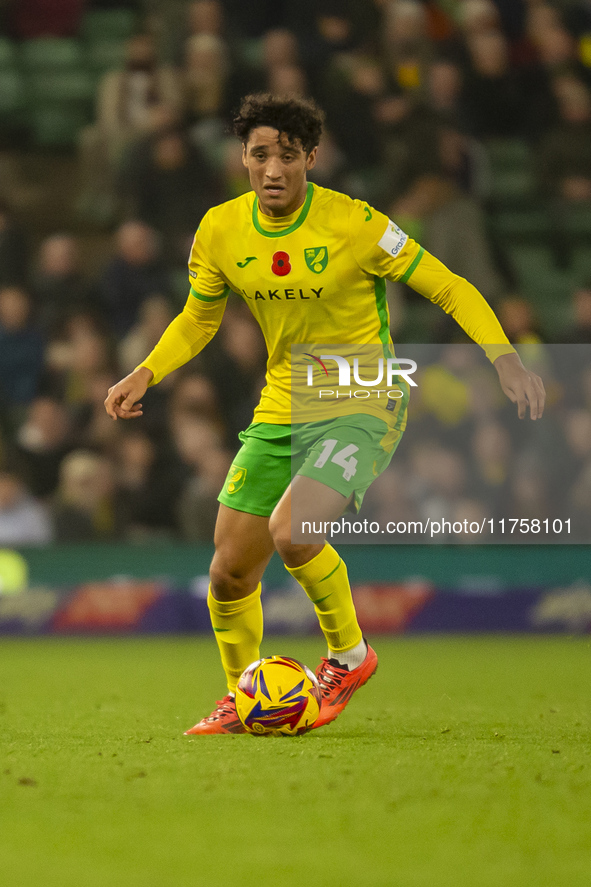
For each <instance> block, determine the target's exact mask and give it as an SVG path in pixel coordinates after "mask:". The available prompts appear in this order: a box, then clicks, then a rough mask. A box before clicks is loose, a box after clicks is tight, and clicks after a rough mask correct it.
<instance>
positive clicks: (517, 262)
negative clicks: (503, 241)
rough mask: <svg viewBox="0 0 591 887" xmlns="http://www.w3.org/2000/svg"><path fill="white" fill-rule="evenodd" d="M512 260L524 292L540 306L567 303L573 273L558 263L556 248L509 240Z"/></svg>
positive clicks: (508, 249)
mask: <svg viewBox="0 0 591 887" xmlns="http://www.w3.org/2000/svg"><path fill="white" fill-rule="evenodd" d="M506 250H507V254H508V257H509V261H510V263H511V266H512V268H513V271H514V273H515V276H516V279H517V281H518V283H519V285H520V287H521V288H522V289H523V292H524V294H525V295H526V296H527V297H528V298H529V299H531V301H532V303H533V304H534V305H536V306H537V307H541V308H548V307H550V306H552V305H556V306H558V307H559V308H560V309H561V310H562V311H563V312H564V305H565V304H566V302H567V301H568V299H569V297H570V293H571V292H572V287H573V276H572V273H571V272H570V271H569V270H566V271H564V270H561V269H560V268H557V267H556V263H555V260H554V253H553V251H552V250H551V249H550V248H549V247H547V246H545V245H543V244H511V245H509V244H507V246H506Z"/></svg>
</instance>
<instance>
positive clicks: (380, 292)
mask: <svg viewBox="0 0 591 887" xmlns="http://www.w3.org/2000/svg"><path fill="white" fill-rule="evenodd" d="M374 289H375V294H376V308H377V309H378V317H379V318H380V332H379V336H380V342H381V343H382V345H387V346H389V345H390V328H389V326H388V302H387V300H386V281H385V280H384V278H383V277H374Z"/></svg>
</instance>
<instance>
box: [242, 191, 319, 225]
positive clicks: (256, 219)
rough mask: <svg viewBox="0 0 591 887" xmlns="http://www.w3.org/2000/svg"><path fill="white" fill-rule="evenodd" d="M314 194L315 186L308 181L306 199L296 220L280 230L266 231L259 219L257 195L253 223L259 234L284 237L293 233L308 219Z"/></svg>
mask: <svg viewBox="0 0 591 887" xmlns="http://www.w3.org/2000/svg"><path fill="white" fill-rule="evenodd" d="M313 194H314V186H313V184H312V182H308V188H307V190H306V199H305V200H304V203H303V206H302V208H301V210H300V214H299V215H298V217H297V219H296V220H295V222H293V223H292V224H291V225H290V226H289V228H282V229H281V230H280V231H266V230H265V228H263V227H262V225H261V223H260V221H259V198H258V197H256V196H255V198H254V203H253V205H252V224H253V225H254V226H255V228H256V230H257V231H258V232H259V234H262V235H263V236H264V237H284V236H285V235H286V234H291V233H292V232H293V231H297V229H298V228H299V227H300V225H303V223H304V222H305V221H306V216H307V215H308V210H309V209H310V204H311V203H312V197H313Z"/></svg>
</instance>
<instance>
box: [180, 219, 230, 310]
mask: <svg viewBox="0 0 591 887" xmlns="http://www.w3.org/2000/svg"><path fill="white" fill-rule="evenodd" d="M212 242H213V237H212V226H211V218H210V213H206V214H205V216H204V217H203V219H202V220H201V224H200V225H199V228H198V229H197V231H196V232H195V237H194V238H193V246H192V247H191V255H190V257H189V284H190V286H191V295H192V296H195V298H197V299H200V300H201V301H202V302H215V301H217V300H218V299H224V298H226V296H227V295H228V292H229V287H228V285H227V283H226V281H225V280H224V278H223V277H222V274H221V272H220V270H219V268H218V267H217V266H216V264H215V261H214V259H213V252H214V250H213V248H212Z"/></svg>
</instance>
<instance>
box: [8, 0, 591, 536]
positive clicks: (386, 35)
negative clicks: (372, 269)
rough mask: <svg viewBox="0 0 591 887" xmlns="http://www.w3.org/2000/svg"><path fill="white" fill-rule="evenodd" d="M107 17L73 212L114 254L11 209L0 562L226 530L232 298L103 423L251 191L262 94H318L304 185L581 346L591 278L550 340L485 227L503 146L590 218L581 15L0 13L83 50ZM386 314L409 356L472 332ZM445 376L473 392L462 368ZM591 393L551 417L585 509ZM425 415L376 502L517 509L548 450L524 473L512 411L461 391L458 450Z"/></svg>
mask: <svg viewBox="0 0 591 887" xmlns="http://www.w3.org/2000/svg"><path fill="white" fill-rule="evenodd" d="M113 7H126V8H132V9H133V10H135V11H136V13H137V21H138V29H137V33H136V34H134V35H133V36H132V37H131V38H130V39H129V40H128V42H127V45H126V51H125V60H124V63H123V65H121V66H120V67H118V68H116V69H114V70H112V71H109V72H108V73H107V74H105V75H104V77H103V78H102V80H101V82H100V84H99V87H98V91H97V100H96V113H95V120H94V122H93V123H92V125H90V126H88V127H86V128H85V129H83V130H82V131H81V132H80V136H79V143H78V147H77V154H76V164H77V169H78V173H79V188H78V190H77V195H76V207H75V213H76V214H77V217H78V218H79V219H80V225H81V226H82V228H83V229H84V230H85V231H88V230H89V228H88V226H91V229H92V226H93V225H95V226H96V229H97V230H100V231H101V232H103V236H104V232H107V234H108V236H109V237H110V238H111V247H110V255H109V257H108V258H107V260H106V261H105V262H104V264H103V266H102V267H101V268H99V269H98V271H96V272H94V273H92V274H90V273H89V272H88V270H87V263H86V262H85V261H84V260H83V250H82V247H81V242H80V236H79V235H78V234H77V232H76V230H74V229H72V230H63V228H62V226H61V224H60V220H59V219H56V220H55V226H54V230H53V231H52V233H50V234H49V235H47V236H43V237H42V238H31V236H30V232H29V231H28V230H27V229H26V227H23V225H22V223H21V222H20V220H19V217H18V213H15V212H14V209H13V208H12V207H11V206H10V205H9V204H8V203H6V204H1V205H0V545H4V544H42V543H45V542H49V541H57V542H83V541H101V540H129V541H141V540H146V539H156V538H164V539H166V538H176V539H179V538H180V539H185V540H190V541H198V542H200V541H209V540H210V539H211V538H212V530H213V523H214V520H215V513H216V508H217V505H216V496H217V492H218V490H219V488H220V487H221V484H222V481H223V479H224V477H225V474H226V471H227V469H228V467H229V465H230V463H231V460H232V454H233V452H235V450H236V447H237V438H236V435H237V432H238V431H239V430H240V429H242V428H244V427H246V425H248V423H249V422H250V419H251V416H252V410H253V408H254V405H255V404H256V402H257V399H258V393H259V391H260V388H261V385H262V383H263V377H264V366H265V348H264V343H263V341H262V338H261V335H260V332H259V330H258V328H257V327H256V325H255V324H254V322H253V320H252V319H251V316H250V314H249V312H248V311H247V309H246V308H245V307H244V305H243V304H242V303H241V302H240V301H239V299H238V298H234V297H232V298H231V299H230V302H229V305H228V308H227V311H226V314H225V317H224V321H223V324H222V327H221V329H220V331H219V333H218V335H217V336H216V337H215V339H214V340H213V342H212V343H211V344H210V345H208V346H207V348H206V349H205V351H204V352H203V353H202V354H201V355H199V356H198V357H197V358H196V359H195V360H194V361H192V362H191V364H190V365H188V366H187V367H185V368H183V369H181V370H179V371H177V372H176V373H173V374H172V375H171V376H170V377H168V378H167V379H166V380H165V381H164V382H162V383H161V384H160V385H159V386H158V387H157V388H155V389H153V390H150V391H149V392H148V394H147V396H146V399H145V405H144V416H143V418H142V419H141V420H139V421H133V422H128V423H124V422H121V421H118V422H113V421H112V420H110V419H109V418H108V417H107V416H106V414H105V412H104V409H103V400H104V398H105V396H106V392H107V390H108V388H109V386H110V385H112V384H113V383H114V382H115V381H117V379H119V378H121V376H122V375H124V374H125V373H127V372H129V371H130V370H131V369H133V368H134V367H135V366H136V365H137V364H138V363H139V362H140V361H141V360H142V359H143V358H144V357H145V356H146V355H147V353H148V352H149V351H150V350H151V348H152V347H153V345H154V344H155V343H156V341H157V340H158V338H159V336H160V335H161V333H162V332H163V330H164V329H165V328H166V326H167V324H168V323H169V322H170V320H171V319H172V317H173V316H174V315H175V314H176V313H177V312H178V310H179V309H180V307H181V306H182V304H183V301H184V294H185V293H186V292H187V291H188V281H187V277H186V262H187V257H188V252H189V248H190V244H191V240H192V237H193V234H194V231H195V229H196V227H197V225H198V224H199V221H200V219H201V217H202V215H203V214H204V213H205V212H206V210H207V209H208V207H210V206H212V205H214V204H216V203H219V202H221V201H223V200H227V199H230V198H232V197H235V196H237V195H239V194H241V193H243V192H244V191H246V190H248V188H249V184H248V178H247V176H246V174H245V170H244V168H243V166H242V164H241V146H240V145H239V144H238V143H237V141H236V140H235V139H234V138H232V137H231V136H230V135H229V132H228V131H229V123H230V121H231V117H232V112H233V110H234V109H235V108H236V107H237V105H238V103H239V100H240V98H241V97H242V96H243V95H244V94H246V93H248V92H250V91H260V90H263V91H270V92H273V93H277V94H282V95H312V96H314V97H315V98H316V99H317V100H318V102H319V103H320V105H321V106H322V107H323V108H324V110H325V112H326V132H325V134H324V136H323V140H322V143H321V146H320V150H319V154H318V164H317V166H316V168H315V170H314V171H313V172H312V174H311V176H310V178H311V179H312V180H313V181H315V182H317V183H318V184H320V185H324V186H327V187H331V188H335V189H337V190H340V191H344V192H346V193H348V194H350V195H351V196H353V197H361V198H363V199H365V200H368V201H369V202H370V203H372V204H373V205H375V206H376V207H377V208H379V209H380V210H382V211H384V212H386V213H387V214H389V215H390V216H391V217H392V218H394V219H395V220H396V221H397V223H398V224H400V225H401V227H402V228H403V229H404V230H406V231H408V233H409V234H410V235H412V236H414V237H415V238H416V239H418V240H419V241H420V242H421V243H422V245H423V246H425V248H427V249H429V250H430V251H432V252H433V253H434V254H435V255H437V256H438V257H439V258H440V259H441V260H442V261H444V262H445V263H446V264H447V265H448V266H449V267H450V268H451V269H452V270H453V271H455V272H456V273H458V274H461V275H462V276H465V277H466V278H468V279H469V280H470V281H472V282H473V283H474V284H475V285H476V286H477V287H478V288H479V289H480V290H481V292H482V293H483V294H484V295H485V296H486V298H487V299H488V300H489V301H490V302H491V304H493V306H494V307H495V310H496V311H497V313H498V315H499V317H500V319H501V322H502V323H503V325H504V327H505V329H506V331H507V334H508V335H509V338H510V339H511V341H513V342H516V343H529V344H532V343H533V344H539V345H540V346H541V344H542V343H544V342H569V343H573V344H581V345H583V344H585V343H591V273H590V275H589V278H588V279H587V278H585V277H584V276H583V277H581V279H580V280H579V281H578V283H577V285H576V286H573V288H572V292H570V296H569V297H568V298H567V299H566V300H564V302H563V303H562V305H559V306H556V307H558V311H559V312H560V320H561V322H560V323H558V324H557V325H553V324H546V325H544V324H543V323H541V322H540V319H539V317H538V316H537V314H536V308H535V305H532V303H531V300H529V299H528V298H527V296H526V295H524V294H523V293H522V292H521V291H520V290H519V287H518V285H517V283H516V280H515V277H514V275H512V273H511V268H510V267H509V265H508V264H507V262H506V261H505V258H504V256H503V254H502V250H500V249H499V244H498V242H497V241H496V239H495V237H494V236H493V234H492V233H491V228H490V224H489V221H490V220H489V215H488V210H489V208H490V201H491V199H492V198H491V183H490V166H489V162H488V158H489V146H490V145H492V144H495V143H496V142H498V141H501V142H503V141H505V142H506V141H507V140H509V141H511V140H517V141H519V142H520V143H522V144H524V145H525V146H526V147H527V151H528V152H530V156H531V158H532V170H531V172H532V175H533V176H534V179H535V197H536V200H537V201H541V203H538V204H537V205H538V206H540V205H541V206H543V207H544V210H545V211H546V210H547V213H548V217H549V218H551V219H560V218H563V217H564V213H565V212H568V209H569V208H570V207H577V208H580V207H582V208H583V209H584V208H586V207H588V208H591V3H589V0H573V2H568V0H562V2H558V0H556V2H540V0H437V2H436V0H298V2H294V0H291V2H284V0H273V2H270V0H249V2H247V3H245V2H240V0H193V2H189V0H161V2H158V3H157V2H155V0H143V2H140V0H136V2H128V3H125V2H122V0H119V2H114V0H102V2H101V0H97V2H84V0H59V2H56V0H52V2H51V3H49V2H48V0H18V3H12V2H6V0H5V2H4V3H0V15H1V16H2V22H3V24H4V28H5V31H6V33H7V34H9V35H10V37H11V38H13V39H22V40H25V39H32V38H39V37H44V36H58V37H59V36H72V35H76V33H77V29H78V28H79V26H80V20H81V16H82V15H83V13H84V11H85V10H87V9H88V8H93V9H99V8H113ZM85 226H86V227H85ZM561 242H562V241H561V237H560V236H559V235H558V234H557V235H556V237H555V238H553V248H555V247H556V248H558V247H557V244H558V246H559V245H560V243H561ZM590 272H591V268H590ZM389 299H390V306H391V314H392V334H393V338H394V341H395V342H413V341H421V342H438V343H446V342H452V343H453V342H456V341H460V342H461V341H463V340H464V339H463V336H462V334H461V331H460V330H459V329H458V327H457V326H456V325H455V323H454V322H453V321H451V320H450V319H449V318H447V317H446V316H445V315H443V314H442V313H441V312H439V311H438V309H436V308H434V307H433V306H430V305H429V304H428V303H427V302H425V301H424V300H422V299H421V298H420V297H418V296H417V295H416V294H414V293H413V292H412V291H411V290H409V289H407V288H404V287H398V286H394V285H393V286H391V287H389ZM555 316H556V315H555ZM453 353H454V352H453V351H451V352H450V354H453ZM449 359H450V360H451V359H452V358H449ZM452 371H453V372H455V373H458V372H459V373H460V376H462V373H463V372H465V373H466V376H465V378H466V379H468V377H469V373H470V372H471V368H470V366H467V367H465V368H464V369H463V370H462V368H460V369H458V368H457V367H455V368H452V369H449V367H448V372H452ZM476 375H478V374H476ZM462 378H464V377H463V376H462ZM465 384H466V385H468V382H465ZM557 387H558V388H559V387H560V383H558V382H557ZM587 387H588V389H589V390H587V391H586V393H585V394H584V395H583V394H582V395H581V398H580V400H579V401H578V402H577V403H576V404H568V403H567V401H565V404H566V405H565V406H564V411H565V412H563V414H561V415H562V417H563V419H564V427H562V428H561V429H558V430H556V429H555V428H554V425H553V424H552V423H549V425H548V429H549V430H548V439H549V440H550V439H554V438H552V435H553V434H554V435H555V439H556V440H560V441H562V443H561V446H564V447H566V449H565V452H567V453H570V454H572V459H571V460H570V470H571V471H572V476H571V477H570V481H572V483H573V484H575V486H574V487H573V496H574V495H576V494H578V495H582V494H581V490H583V489H585V490H588V489H589V484H591V467H590V465H591V463H590V462H589V457H590V453H589V446H590V444H589V441H591V434H590V433H589V432H590V431H591V428H590V427H589V426H591V418H589V416H590V412H589V410H590V407H591V384H589V385H588V386H587ZM434 390H435V391H437V385H436V384H435V383H434ZM491 396H492V395H491ZM461 400H462V398H461V397H460V401H461ZM567 400H568V399H567ZM418 403H419V406H418V407H417V410H418V412H417V413H416V415H414V416H413V413H412V412H411V421H410V423H409V430H408V431H407V438H408V439H409V440H410V441H411V442H412V449H408V450H407V451H406V452H407V454H408V455H407V456H406V457H405V459H406V461H404V460H402V461H401V462H399V463H398V462H397V461H396V459H395V460H394V465H393V467H392V469H391V470H390V473H389V475H388V477H387V479H386V480H385V481H384V483H383V484H382V485H381V486H380V490H381V491H382V492H381V493H379V494H378V493H376V496H377V499H376V501H374V502H373V504H372V507H373V508H375V509H377V511H379V510H380V508H381V507H382V505H383V504H384V503H382V502H381V500H380V496H389V500H388V501H389V502H390V503H391V504H392V503H396V507H397V508H400V512H401V513H403V512H404V511H405V509H406V511H408V512H409V513H410V512H411V511H413V510H414V511H416V509H417V507H418V506H417V501H418V500H413V501H414V504H413V501H411V500H412V496H411V498H410V499H409V498H408V496H409V495H410V494H409V492H408V483H409V481H408V476H407V474H408V470H409V468H412V469H413V472H414V474H415V476H416V477H418V478H421V477H423V475H424V474H425V472H427V473H429V472H431V474H432V475H437V477H438V478H439V479H437V478H435V479H433V478H431V481H429V483H433V484H434V485H435V486H434V487H433V489H437V484H443V486H445V485H448V486H449V485H451V486H453V495H452V493H450V494H449V495H450V496H451V499H450V502H452V504H453V503H456V504H457V508H458V509H461V508H468V505H470V507H471V508H473V509H474V510H478V508H480V509H481V510H482V509H484V511H485V512H486V513H489V512H490V513H491V514H492V513H495V508H496V507H497V506H496V504H495V502H496V501H497V500H496V498H495V497H497V496H501V495H502V496H510V497H513V498H514V499H515V501H516V505H515V508H516V509H517V510H519V508H522V507H523V508H524V509H526V510H527V507H529V506H527V507H526V504H524V502H525V499H527V496H528V495H533V494H532V493H531V490H532V489H533V488H534V487H535V486H536V484H535V483H534V480H532V477H533V474H532V472H533V471H534V469H533V468H532V465H533V464H534V462H535V459H534V460H533V462H531V463H530V462H528V461H527V460H526V461H525V463H524V462H523V459H522V460H520V459H519V458H518V453H517V451H516V449H515V447H516V445H515V442H514V441H512V440H511V436H510V434H509V432H508V431H507V430H506V428H507V426H506V424H503V423H499V421H498V417H497V412H498V410H500V409H503V407H501V406H499V404H498V403H497V402H496V401H494V404H493V402H492V401H491V400H490V398H489V400H488V401H487V400H486V398H483V399H482V400H479V398H478V397H468V396H466V398H465V403H464V407H463V411H464V412H463V414H462V417H461V420H458V423H457V427H456V429H455V431H454V434H457V435H458V436H459V437H458V439H460V438H461V440H462V441H463V442H464V444H466V442H467V441H469V448H468V449H466V446H464V450H462V448H461V447H459V448H458V447H457V446H456V447H455V449H453V448H451V449H450V450H447V449H446V441H447V437H446V434H447V435H449V434H451V433H452V432H451V431H450V430H449V428H448V429H447V430H446V426H445V421H446V420H442V421H443V424H441V422H440V425H441V427H439V426H437V425H433V422H434V421H435V419H434V418H433V416H432V417H431V420H428V418H427V417H428V416H429V409H428V408H427V406H425V402H424V399H423V400H420V401H419V402H418ZM483 403H488V405H489V408H487V409H485V408H484V406H483ZM433 404H434V405H433V410H434V411H435V413H436V407H437V396H436V395H434V400H433ZM430 422H431V424H430ZM421 435H422V436H421ZM452 436H453V435H452ZM456 443H457V441H456ZM466 445H467V444H466ZM454 446H455V444H454ZM470 448H471V449H470ZM452 450H453V452H454V453H455V454H456V455H455V456H454V457H453V458H452V457H451V456H450V453H451V452H452ZM462 452H463V453H464V455H463V457H460V455H458V453H462ZM462 459H463V461H462ZM446 460H447V461H446ZM458 460H460V462H462V464H459V462H458ZM577 460H578V461H577ZM511 466H512V467H511ZM577 471H579V474H577ZM421 472H422V473H421ZM583 476H584V478H586V480H585V483H583V481H582V480H581V482H580V483H578V482H579V480H580V479H581V478H583ZM454 478H455V480H454ZM516 478H517V479H516ZM423 481H424V477H423ZM575 481H576V483H575ZM528 482H531V483H530V487H529V488H528ZM417 483H419V482H418V481H417ZM421 483H422V481H421ZM454 484H455V486H454ZM577 484H578V486H577ZM585 484H586V485H587V486H585ZM419 486H420V484H419ZM537 486H538V487H539V488H540V490H542V492H539V495H540V496H543V495H545V494H544V492H543V484H542V483H541V482H540V483H538V485H537ZM421 489H422V490H427V489H430V487H429V484H428V483H426V481H425V483H423V486H422V487H421ZM384 491H386V492H384ZM562 492H563V493H564V495H566V492H565V491H562ZM421 495H423V494H421ZM425 496H426V494H425ZM520 496H521V497H522V499H521V500H520V499H519V497H520ZM405 497H406V498H405ZM524 497H525V498H524ZM419 498H420V497H419ZM427 498H428V497H427ZM563 498H564V496H563ZM370 501H371V497H370ZM421 501H423V502H424V501H426V498H425V497H423V499H422V500H421ZM520 502H521V504H519V503H520ZM409 503H410V504H409ZM470 503H471V504H470ZM421 507H423V506H421ZM425 507H426V506H425ZM453 507H455V505H454V506H453ZM531 507H532V508H533V507H534V506H533V505H532V506H531ZM536 507H538V508H539V509H541V510H542V511H543V510H544V507H545V506H543V504H539V503H538V506H536ZM565 507H566V506H565ZM585 507H587V506H585ZM449 508H452V505H450V506H449ZM409 509H410V510H409ZM452 510H453V509H452ZM514 516H518V515H517V514H515V515H514ZM544 516H545V514H544ZM522 541H523V540H522Z"/></svg>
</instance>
